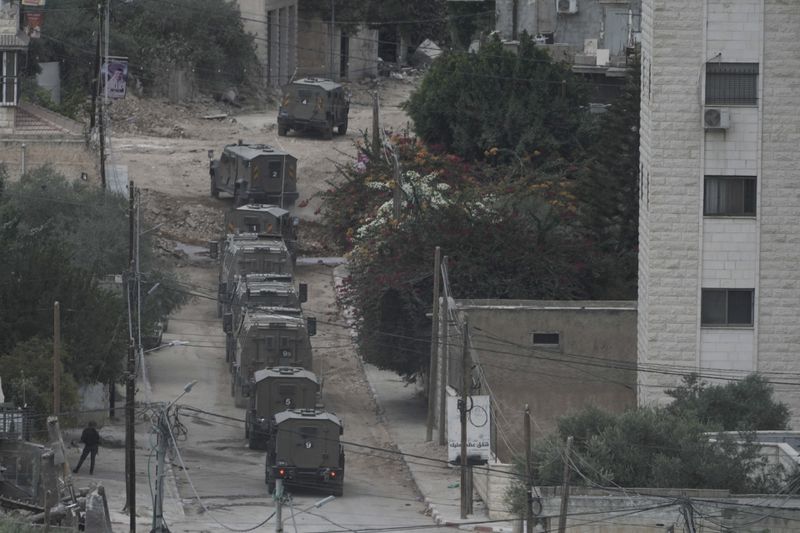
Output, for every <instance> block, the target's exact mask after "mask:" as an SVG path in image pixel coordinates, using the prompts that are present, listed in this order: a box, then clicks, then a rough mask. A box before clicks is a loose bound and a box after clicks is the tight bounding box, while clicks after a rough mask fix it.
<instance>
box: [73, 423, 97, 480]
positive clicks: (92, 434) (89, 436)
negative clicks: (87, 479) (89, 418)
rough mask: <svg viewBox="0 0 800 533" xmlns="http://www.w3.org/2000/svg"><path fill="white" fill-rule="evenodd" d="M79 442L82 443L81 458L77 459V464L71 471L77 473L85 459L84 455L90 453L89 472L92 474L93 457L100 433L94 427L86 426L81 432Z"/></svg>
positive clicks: (95, 453)
mask: <svg viewBox="0 0 800 533" xmlns="http://www.w3.org/2000/svg"><path fill="white" fill-rule="evenodd" d="M81 442H82V443H83V444H84V446H83V453H81V458H80V459H78V464H77V465H76V466H75V469H74V470H73V472H75V473H76V474H77V473H78V470H80V468H81V465H82V464H83V462H84V461H85V460H86V457H87V456H89V455H91V460H90V462H89V473H90V474H94V458H95V457H96V456H97V449H98V447H99V446H100V433H98V432H97V430H96V429H95V428H93V427H88V428H86V429H84V430H83V433H81Z"/></svg>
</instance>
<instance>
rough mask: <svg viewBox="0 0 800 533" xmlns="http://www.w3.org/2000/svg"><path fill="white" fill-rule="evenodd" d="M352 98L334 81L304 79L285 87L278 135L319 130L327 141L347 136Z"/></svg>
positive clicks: (279, 111)
mask: <svg viewBox="0 0 800 533" xmlns="http://www.w3.org/2000/svg"><path fill="white" fill-rule="evenodd" d="M349 112H350V99H349V97H348V95H347V94H346V93H345V91H344V88H343V87H342V86H341V85H339V84H338V83H336V82H333V81H331V80H325V79H319V78H303V79H300V80H295V81H294V82H292V83H290V84H289V85H286V86H285V87H284V88H283V100H282V101H281V106H280V107H279V108H278V135H286V133H287V132H288V131H289V130H295V131H299V132H305V131H319V132H321V133H322V136H323V137H325V138H326V139H331V138H332V137H333V128H336V130H337V132H338V133H339V135H344V134H345V133H347V114H348V113H349Z"/></svg>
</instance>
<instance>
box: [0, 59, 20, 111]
mask: <svg viewBox="0 0 800 533" xmlns="http://www.w3.org/2000/svg"><path fill="white" fill-rule="evenodd" d="M0 62H2V65H0V105H16V103H17V93H18V81H17V53H16V52H11V51H5V52H0Z"/></svg>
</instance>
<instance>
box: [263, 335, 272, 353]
mask: <svg viewBox="0 0 800 533" xmlns="http://www.w3.org/2000/svg"><path fill="white" fill-rule="evenodd" d="M272 342H273V341H272V337H264V346H266V348H267V350H271V349H272Z"/></svg>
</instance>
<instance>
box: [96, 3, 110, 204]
mask: <svg viewBox="0 0 800 533" xmlns="http://www.w3.org/2000/svg"><path fill="white" fill-rule="evenodd" d="M103 3H104V4H105V17H104V18H105V33H106V39H105V41H106V43H105V46H106V47H105V57H104V62H105V66H106V72H105V74H103V73H102V70H103V69H102V68H101V69H100V72H99V73H98V76H100V78H101V79H102V83H103V98H102V99H101V100H100V113H99V116H98V123H97V125H98V134H99V136H100V186H101V187H102V188H103V190H106V131H105V130H106V128H105V119H104V114H105V108H106V104H107V103H108V26H109V11H110V8H109V0H103ZM98 8H99V6H98ZM98 19H99V21H100V26H99V28H98V46H97V52H98V53H100V45H99V42H100V41H99V35H100V33H102V29H103V19H102V18H100V13H99V11H98Z"/></svg>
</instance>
